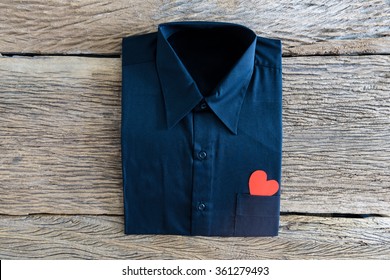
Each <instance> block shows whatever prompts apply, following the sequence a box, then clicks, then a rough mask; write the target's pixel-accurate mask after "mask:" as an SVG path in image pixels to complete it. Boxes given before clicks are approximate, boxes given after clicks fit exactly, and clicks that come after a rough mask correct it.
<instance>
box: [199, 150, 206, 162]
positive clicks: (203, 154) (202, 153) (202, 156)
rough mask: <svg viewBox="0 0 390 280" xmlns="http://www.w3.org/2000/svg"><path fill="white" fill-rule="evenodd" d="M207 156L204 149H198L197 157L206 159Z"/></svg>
mask: <svg viewBox="0 0 390 280" xmlns="http://www.w3.org/2000/svg"><path fill="white" fill-rule="evenodd" d="M206 157H207V153H206V152H205V151H200V152H199V154H198V158H199V159H200V160H203V159H206Z"/></svg>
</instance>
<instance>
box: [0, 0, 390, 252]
mask: <svg viewBox="0 0 390 280" xmlns="http://www.w3.org/2000/svg"><path fill="white" fill-rule="evenodd" d="M179 20H210V21H229V22H234V23H240V24H244V25H246V26H248V27H250V28H252V29H253V30H254V31H255V32H256V33H257V34H258V35H260V36H264V37H270V38H278V39H281V40H282V41H283V46H284V47H283V56H284V57H283V64H284V66H283V67H284V68H283V94H284V97H283V120H284V144H283V149H284V150H283V181H282V187H283V189H282V211H283V213H282V216H281V225H280V236H279V237H275V238H222V237H221V238H216V237H183V236H158V235H157V236H152V235H131V236H125V235H124V234H123V204H122V179H121V169H120V168H121V158H120V110H121V108H120V106H121V101H120V91H121V61H120V54H121V38H122V37H124V36H129V35H133V34H140V33H146V32H152V31H155V30H156V27H157V25H158V24H159V23H162V22H168V21H179ZM0 54H1V55H0V258H2V259H20V258H23V259H26V258H47V259H73V258H76V259H79V258H82V259H84V258H85V259H98V258H99V259H116V258H121V259H122V258H134V259H156V258H162V259H175V258H180V259H182V258H183V259H210V258H213V259H244V258H245V259H269V258H270V259H331V258H332V259H366V258H367V259H390V203H389V202H390V1H389V0H383V1H379V0H373V1H361V0H346V1H335V0H313V1H307V0H304V1H298V0H282V1H263V0H258V1H255V0H252V1H242V0H228V1H222V0H212V1H211V0H210V1H198V0H192V1H181V0H180V1H172V0H160V1H157V0H132V1H127V0H123V1H107V0H103V1H97V0H79V1H65V0H53V1H44V0H34V1H23V0H18V1H14V0H2V1H1V2H0Z"/></svg>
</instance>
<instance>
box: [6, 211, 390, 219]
mask: <svg viewBox="0 0 390 280" xmlns="http://www.w3.org/2000/svg"><path fill="white" fill-rule="evenodd" d="M24 216H66V217H70V216H91V217H123V214H80V213H79V214H58V213H43V212H42V213H29V214H25V215H18V214H15V215H14V214H0V217H24ZM280 216H305V217H323V218H346V219H366V218H373V217H381V218H389V217H390V216H387V215H381V214H350V213H304V212H280Z"/></svg>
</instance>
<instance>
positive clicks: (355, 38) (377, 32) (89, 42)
mask: <svg viewBox="0 0 390 280" xmlns="http://www.w3.org/2000/svg"><path fill="white" fill-rule="evenodd" d="M184 20H207V21H228V22H234V23H239V24H244V25H247V26H248V27H250V28H252V29H253V30H254V31H255V32H256V33H257V34H259V35H260V36H264V37H272V38H278V39H281V40H283V44H284V54H285V55H308V54H356V53H359V54H362V53H376V54H389V53H390V36H389V35H390V5H389V2H388V1H385V0H371V1H360V0H347V1H336V0H331V1H329V0H314V1H298V0H283V1H274V2H270V1H266V0H256V1H255V0H251V1H244V0H234V1H233V0H229V1H222V0H209V1H196V0H192V1H160V0H132V1H127V0H118V1H107V0H106V1H97V0H82V1H81V0H80V1H63V0H55V1H44V0H34V1H31V0H22V1H17V2H15V1H13V0H5V1H1V3H0V53H21V52H22V53H73V54H79V53H88V54H89V53H94V54H119V53H120V51H121V46H120V44H121V38H122V37H124V36H129V35H133V34H139V33H146V32H152V31H155V30H156V27H157V25H158V24H159V23H163V22H169V21H184Z"/></svg>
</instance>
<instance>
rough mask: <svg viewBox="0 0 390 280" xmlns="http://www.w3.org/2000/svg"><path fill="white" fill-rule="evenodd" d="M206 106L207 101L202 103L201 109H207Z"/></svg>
mask: <svg viewBox="0 0 390 280" xmlns="http://www.w3.org/2000/svg"><path fill="white" fill-rule="evenodd" d="M206 108H207V104H206V102H202V103H201V104H200V109H201V110H205V109H206Z"/></svg>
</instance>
